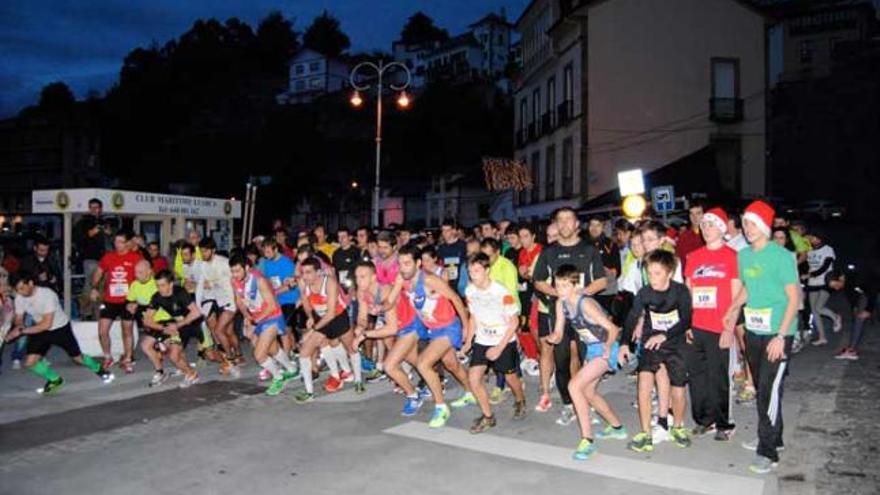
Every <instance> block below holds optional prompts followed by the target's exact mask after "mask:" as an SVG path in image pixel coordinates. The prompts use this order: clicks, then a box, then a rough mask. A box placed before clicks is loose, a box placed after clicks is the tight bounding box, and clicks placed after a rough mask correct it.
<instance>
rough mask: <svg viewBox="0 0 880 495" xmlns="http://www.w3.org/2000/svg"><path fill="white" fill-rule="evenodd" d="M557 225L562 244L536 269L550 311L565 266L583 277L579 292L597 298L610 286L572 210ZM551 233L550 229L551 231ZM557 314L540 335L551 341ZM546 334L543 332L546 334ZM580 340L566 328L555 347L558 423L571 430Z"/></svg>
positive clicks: (550, 249) (558, 218)
mask: <svg viewBox="0 0 880 495" xmlns="http://www.w3.org/2000/svg"><path fill="white" fill-rule="evenodd" d="M553 220H554V221H553V224H554V225H555V226H556V228H557V229H558V232H559V240H558V242H557V243H556V244H551V245H549V246H547V247H545V248H544V250H543V251H542V252H541V255H540V256H539V257H538V261H537V264H536V265H535V271H534V273H535V290H536V291H538V292H540V293H542V294H544V295H545V296H548V297H549V299H550V300H549V301H548V303H547V304H548V308H549V307H550V305H555V304H556V301H555V298H556V297H557V294H556V289H555V288H554V287H553V285H552V283H551V282H552V279H553V274H555V273H556V270H557V269H559V267H561V266H562V265H574V266H575V268H577V269H578V271H579V273H580V279H579V281H578V291H579V292H581V293H583V294H585V295H587V296H594V295H596V294H598V293H600V292H602V291H603V290H605V287H606V286H607V280H606V278H605V268H604V266H603V264H602V257H601V256H600V255H599V252H598V251H596V249H595V248H593V246H591V245H590V244H589V243H588V242H587V241H585V240H582V239H581V238H580V236H579V229H580V222H578V219H577V214H576V213H575V211H574V210H573V209H571V208H568V207H564V208H560V209H559V210H557V211H556V214H555V215H554V218H553ZM548 230H549V229H548ZM554 320H555V313H550V314H548V316H547V319H546V320H545V323H544V328H543V329H542V328H541V327H539V329H538V330H539V335H540V336H541V337H542V338H544V339H547V338H548V336H549V335H550V333H551V329H553V328H555V321H554ZM542 330H543V331H542ZM577 341H578V336H577V334H576V333H575V332H574V329H572V328H571V326H570V325H568V324H566V325H565V332H564V334H563V336H562V339H561V340H560V341H559V342H558V343H556V344H554V346H553V355H554V360H555V364H556V388H557V389H558V390H559V395H561V396H562V404H563V407H562V410H561V411H560V416H559V419H558V420H556V423H557V424H558V425H560V426H568V425H570V424H571V423H572V422H574V420H575V414H574V406H573V405H572V402H571V396H570V395H569V393H568V382H569V380H570V379H571V377H572V376H573V375H574V374H576V373H577V371H578V370H579V369H580V361H581V357H580V356H579V355H578V353H577V348H578V346H577Z"/></svg>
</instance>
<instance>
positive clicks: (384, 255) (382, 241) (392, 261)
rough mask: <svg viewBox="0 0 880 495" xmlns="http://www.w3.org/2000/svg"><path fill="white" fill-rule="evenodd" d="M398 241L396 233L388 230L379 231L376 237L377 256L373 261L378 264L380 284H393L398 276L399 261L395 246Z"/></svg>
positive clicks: (377, 272)
mask: <svg viewBox="0 0 880 495" xmlns="http://www.w3.org/2000/svg"><path fill="white" fill-rule="evenodd" d="M396 242H397V239H396V238H395V237H394V234H392V233H391V232H388V231H383V232H379V235H378V236H377V237H376V246H377V253H376V255H377V256H376V257H375V258H373V263H374V264H375V265H376V277H378V279H379V285H382V286H385V285H391V284H393V283H394V280H395V279H396V278H397V270H398V261H397V252H396V250H395V248H394V247H395V243H396Z"/></svg>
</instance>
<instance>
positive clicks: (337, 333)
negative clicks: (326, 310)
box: [318, 311, 351, 340]
mask: <svg viewBox="0 0 880 495" xmlns="http://www.w3.org/2000/svg"><path fill="white" fill-rule="evenodd" d="M349 330H351V323H350V322H349V320H348V313H346V312H345V311H343V312H342V313H339V314H338V315H337V316H336V318H333V319H332V320H331V321H330V323H328V324H327V326H326V327H324V328H322V329H320V330H318V331H319V332H321V333H323V334H324V336H325V337H327V338H328V339H330V340H333V339H338V338H339V337H342V336H343V335H345V333H346V332H348V331H349Z"/></svg>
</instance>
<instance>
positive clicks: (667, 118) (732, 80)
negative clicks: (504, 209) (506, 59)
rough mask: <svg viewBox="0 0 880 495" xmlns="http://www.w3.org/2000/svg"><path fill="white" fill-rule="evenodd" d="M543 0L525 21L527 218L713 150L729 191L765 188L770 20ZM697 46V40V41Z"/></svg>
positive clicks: (522, 141)
mask: <svg viewBox="0 0 880 495" xmlns="http://www.w3.org/2000/svg"><path fill="white" fill-rule="evenodd" d="M673 3H674V5H670V3H669V2H642V1H638V0H605V1H596V0H567V1H562V2H553V1H550V0H534V1H533V2H532V3H531V4H529V6H528V7H527V8H526V10H525V12H524V13H523V15H522V16H521V17H520V19H519V20H518V21H517V23H516V28H517V30H518V31H519V33H520V35H521V36H522V57H523V68H522V74H521V77H520V79H519V80H518V82H517V85H516V92H515V97H516V103H515V104H516V108H515V115H516V116H515V123H514V132H515V145H516V146H515V147H516V152H515V156H516V157H517V158H518V159H520V160H523V161H525V162H527V163H528V164H529V167H530V168H531V171H532V176H533V182H534V184H535V187H533V188H532V189H531V190H525V191H523V192H521V193H519V194H517V195H514V201H515V204H516V207H517V211H518V214H519V216H520V217H521V218H523V217H524V218H531V217H533V216H544V215H546V214H547V213H549V212H550V211H552V210H553V209H555V208H557V207H559V206H562V205H570V206H578V205H580V204H583V203H585V202H587V201H589V200H590V199H592V198H595V197H597V196H599V195H602V194H604V193H606V192H609V191H612V190H614V189H616V188H617V173H618V172H619V171H622V170H627V169H631V168H641V169H642V170H643V171H644V172H646V173H647V172H651V171H652V170H656V169H658V168H661V167H663V166H665V165H667V164H670V163H673V162H675V161H676V160H678V159H680V158H682V157H685V156H688V155H691V154H693V153H695V152H696V151H698V150H701V149H703V148H705V147H707V146H709V147H713V148H714V149H716V150H717V153H716V154H715V159H714V160H713V163H708V164H707V166H712V167H717V168H718V175H719V180H720V182H721V183H722V185H723V187H724V188H725V189H726V190H729V191H730V192H731V193H732V194H747V195H748V194H750V195H762V194H764V192H765V188H766V184H765V182H766V180H765V166H764V162H765V160H764V154H765V144H764V143H765V140H764V130H765V114H764V109H765V89H766V84H765V80H766V70H765V60H766V58H765V28H766V18H765V17H764V16H763V15H762V14H761V13H760V12H758V11H757V10H755V9H754V8H753V7H751V6H749V5H748V4H746V3H744V2H740V1H737V0H676V1H675V2H673ZM695 40H698V41H699V42H695Z"/></svg>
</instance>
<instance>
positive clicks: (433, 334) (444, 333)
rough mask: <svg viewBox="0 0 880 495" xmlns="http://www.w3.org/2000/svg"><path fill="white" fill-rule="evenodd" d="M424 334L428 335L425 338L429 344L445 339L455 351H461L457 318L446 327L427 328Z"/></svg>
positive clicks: (459, 327)
mask: <svg viewBox="0 0 880 495" xmlns="http://www.w3.org/2000/svg"><path fill="white" fill-rule="evenodd" d="M426 332H427V334H428V336H427V338H428V340H430V341H431V342H433V341H435V340H437V339H439V338H442V337H446V338H448V339H449V343H450V344H452V347H453V348H455V350H459V349H461V344H462V342H461V340H462V335H461V320H459V319H458V318H456V319H455V321H454V322H452V324H450V325H448V326H445V327H442V328H428V329H427V330H426Z"/></svg>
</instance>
